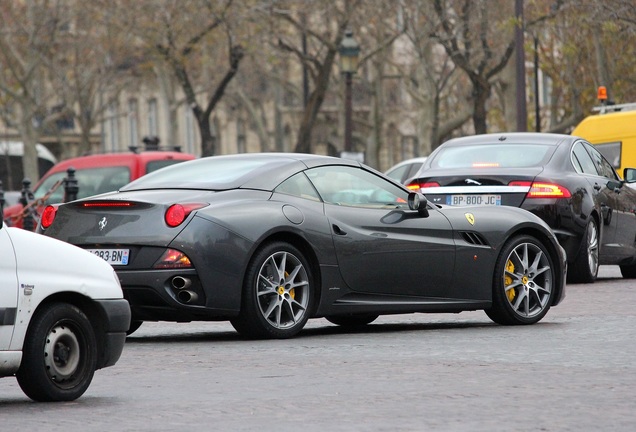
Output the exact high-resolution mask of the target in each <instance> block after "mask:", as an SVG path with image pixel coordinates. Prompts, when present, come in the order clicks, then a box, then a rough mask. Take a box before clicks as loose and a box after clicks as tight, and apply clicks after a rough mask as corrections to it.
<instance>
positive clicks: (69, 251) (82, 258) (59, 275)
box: [4, 227, 123, 350]
mask: <svg viewBox="0 0 636 432" xmlns="http://www.w3.org/2000/svg"><path fill="white" fill-rule="evenodd" d="M4 229H7V230H8V231H9V236H10V237H11V239H12V243H13V247H14V250H15V258H16V263H17V268H18V270H17V277H18V310H17V317H16V322H15V328H14V332H13V338H12V340H11V346H10V348H9V349H10V350H20V349H21V348H22V345H23V341H24V337H25V335H26V331H27V328H28V325H29V321H30V319H31V317H32V315H33V312H34V311H35V310H36V309H37V307H38V305H39V304H40V303H41V302H42V301H43V300H44V299H46V298H47V297H49V296H50V295H52V294H56V293H60V292H67V293H68V292H74V293H79V294H82V295H84V296H86V297H89V298H92V299H119V298H123V294H122V290H121V286H120V284H119V279H118V278H117V275H116V274H115V271H114V269H113V268H112V266H111V265H110V264H108V263H107V262H105V261H104V260H103V259H101V258H99V257H97V256H95V255H93V254H91V253H90V252H87V251H85V250H83V249H81V248H79V247H77V246H73V245H71V244H68V243H65V242H62V241H59V240H56V239H53V238H50V237H46V236H43V235H41V234H36V233H33V232H30V231H26V230H22V229H19V228H10V227H5V228H4ZM113 281H115V283H114V284H113ZM115 287H117V288H115Z"/></svg>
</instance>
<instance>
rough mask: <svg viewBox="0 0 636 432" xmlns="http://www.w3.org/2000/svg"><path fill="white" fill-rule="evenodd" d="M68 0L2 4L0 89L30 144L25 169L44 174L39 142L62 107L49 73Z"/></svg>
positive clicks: (36, 175) (35, 176)
mask: <svg viewBox="0 0 636 432" xmlns="http://www.w3.org/2000/svg"><path fill="white" fill-rule="evenodd" d="M61 3H64V2H59V1H58V2H52V1H37V0H29V1H25V2H4V3H3V4H2V7H0V29H1V30H0V64H1V65H2V74H0V93H1V94H2V95H3V96H4V99H5V100H6V102H7V103H8V104H9V108H10V110H11V112H5V115H4V117H5V118H7V119H10V120H11V122H12V123H13V124H15V125H16V127H17V128H18V130H19V132H20V136H21V137H22V142H23V145H24V157H23V159H22V161H23V170H24V175H25V176H26V177H28V178H29V179H30V180H32V181H36V180H38V179H39V172H38V161H37V151H36V143H37V142H38V140H39V139H40V137H41V136H42V134H43V133H44V132H45V130H46V128H47V126H48V125H50V124H52V123H53V122H54V121H55V120H56V119H58V118H59V117H60V115H62V113H60V112H59V111H58V112H54V111H53V110H52V109H51V108H52V107H53V106H54V105H58V104H59V103H60V100H59V99H58V98H57V97H56V95H57V93H56V92H55V90H54V89H53V88H52V86H51V85H50V80H49V77H48V75H47V73H48V70H49V69H48V66H49V65H50V64H51V62H52V57H53V55H54V53H55V52H54V51H55V50H54V47H55V44H56V41H57V36H58V34H59V32H60V29H61V28H62V27H63V25H64V23H65V22H66V21H65V20H64V18H63V17H64V15H63V12H64V5H63V4H61Z"/></svg>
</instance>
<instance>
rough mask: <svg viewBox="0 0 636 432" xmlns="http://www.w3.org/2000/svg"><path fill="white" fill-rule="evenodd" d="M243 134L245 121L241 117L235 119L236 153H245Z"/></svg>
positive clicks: (245, 144) (244, 137)
mask: <svg viewBox="0 0 636 432" xmlns="http://www.w3.org/2000/svg"><path fill="white" fill-rule="evenodd" d="M246 141H247V140H246V136H245V122H243V120H242V119H238V120H237V121H236V150H237V151H238V153H247V143H246Z"/></svg>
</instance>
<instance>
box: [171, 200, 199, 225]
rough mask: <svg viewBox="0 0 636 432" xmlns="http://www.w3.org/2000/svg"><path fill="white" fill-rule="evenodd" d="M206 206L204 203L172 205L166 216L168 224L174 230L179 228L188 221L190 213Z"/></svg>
mask: <svg viewBox="0 0 636 432" xmlns="http://www.w3.org/2000/svg"><path fill="white" fill-rule="evenodd" d="M206 205H207V204H204V203H188V204H172V205H171V206H170V207H168V210H166V214H165V215H164V219H165V221H166V224H167V225H168V226H169V227H172V228H174V227H177V226H179V225H181V224H182V223H183V221H184V220H186V218H187V217H188V215H189V214H190V213H192V212H193V211H194V210H198V209H200V208H202V207H205V206H206Z"/></svg>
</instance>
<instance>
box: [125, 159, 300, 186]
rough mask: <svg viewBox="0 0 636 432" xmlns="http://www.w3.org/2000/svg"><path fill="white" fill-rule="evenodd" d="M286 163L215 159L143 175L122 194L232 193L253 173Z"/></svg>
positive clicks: (200, 160) (284, 161)
mask: <svg viewBox="0 0 636 432" xmlns="http://www.w3.org/2000/svg"><path fill="white" fill-rule="evenodd" d="M288 163H289V160H288V159H283V158H281V159H272V158H270V159H264V158H248V157H243V158H238V159H236V158H231V157H226V156H215V157H209V158H202V159H196V160H192V161H187V162H183V163H179V164H176V165H171V166H169V167H166V168H162V169H161V170H158V171H155V172H152V173H149V174H146V175H145V176H143V177H140V178H139V179H137V180H135V181H133V182H132V183H130V184H129V185H126V187H124V188H122V189H121V190H140V189H158V188H195V189H216V190H221V189H232V188H236V187H239V186H240V185H241V184H242V183H243V182H244V181H245V180H247V179H249V178H252V177H254V176H256V175H257V174H256V172H257V171H259V170H262V169H264V168H267V169H270V168H272V167H275V166H276V165H280V166H282V165H284V164H288Z"/></svg>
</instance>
